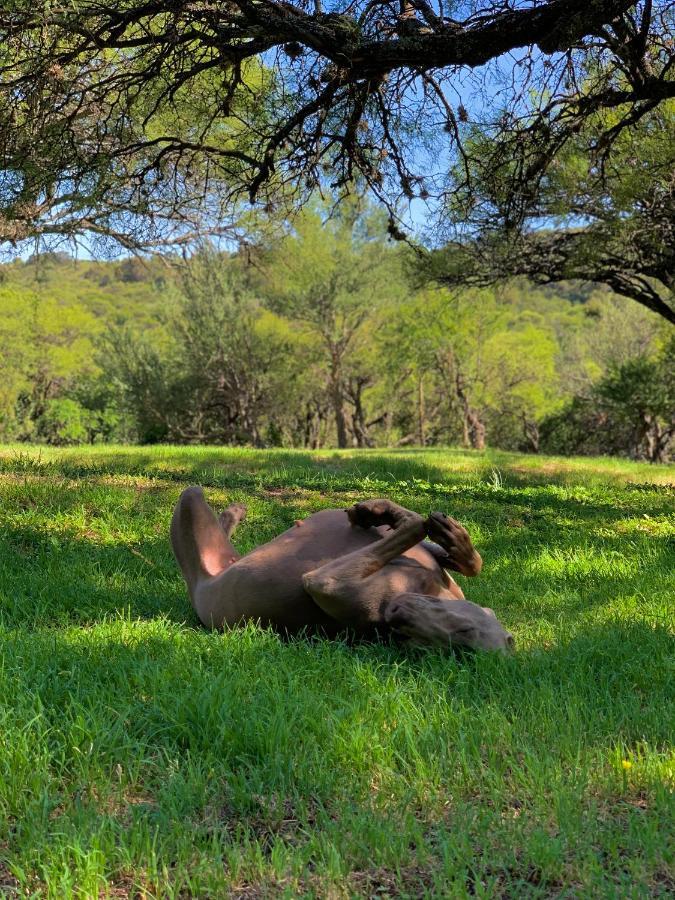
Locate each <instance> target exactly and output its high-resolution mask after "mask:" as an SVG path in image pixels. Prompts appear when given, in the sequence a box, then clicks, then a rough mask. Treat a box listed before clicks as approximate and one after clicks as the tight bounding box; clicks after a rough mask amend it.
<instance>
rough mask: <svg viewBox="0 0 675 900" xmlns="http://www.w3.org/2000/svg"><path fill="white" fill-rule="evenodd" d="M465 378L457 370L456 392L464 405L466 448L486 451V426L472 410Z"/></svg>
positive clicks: (463, 418) (463, 423)
mask: <svg viewBox="0 0 675 900" xmlns="http://www.w3.org/2000/svg"><path fill="white" fill-rule="evenodd" d="M464 387H465V385H464V376H463V375H462V374H461V372H460V371H459V368H457V375H456V379H455V390H456V391H457V397H458V398H459V400H460V402H461V404H462V410H463V417H462V428H463V433H464V446H465V447H469V446H471V447H473V449H474V450H485V425H484V424H483V423H482V422H481V420H480V418H479V416H478V413H477V412H476V410H475V409H472V408H471V405H470V403H469V398H468V397H467V396H466V392H465V390H464Z"/></svg>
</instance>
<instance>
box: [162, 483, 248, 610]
mask: <svg viewBox="0 0 675 900" xmlns="http://www.w3.org/2000/svg"><path fill="white" fill-rule="evenodd" d="M231 530H233V528H232V529H231ZM171 546H172V547H173V552H174V555H175V557H176V560H177V561H178V565H179V566H180V568H181V571H182V573H183V577H184V578H185V581H186V583H187V587H188V591H189V594H190V599H191V600H192V605H193V607H194V609H195V612H196V613H197V615H198V616H199V618H200V619H201V621H202V623H203V624H204V625H207V626H209V627H211V626H212V625H213V624H219V623H218V622H217V621H216V620H217V619H218V616H217V615H215V612H216V611H215V610H213V609H211V607H210V604H209V602H208V601H206V604H205V605H204V602H203V601H201V602H200V598H201V597H207V596H208V591H206V592H205V591H200V590H199V588H200V587H203V586H204V585H205V584H206V583H207V582H210V581H211V580H212V579H213V578H214V577H215V576H217V575H221V574H222V573H223V572H225V571H226V570H227V569H228V568H229V567H230V566H231V565H232V563H234V562H236V561H237V560H238V559H239V554H238V553H237V552H236V550H235V549H234V547H233V546H232V544H231V543H230V542H229V540H228V538H227V536H226V533H225V530H224V529H223V527H222V525H221V523H220V522H219V521H218V519H217V518H216V515H215V513H214V512H213V510H212V509H211V507H210V506H209V505H208V503H207V502H206V500H205V499H204V492H203V491H202V489H201V488H200V487H189V488H187V489H186V490H184V491H183V493H182V494H181V495H180V497H179V499H178V503H177V504H176V508H175V509H174V511H173V518H172V520H171ZM202 606H204V608H202ZM206 607H208V608H206ZM220 618H222V617H220Z"/></svg>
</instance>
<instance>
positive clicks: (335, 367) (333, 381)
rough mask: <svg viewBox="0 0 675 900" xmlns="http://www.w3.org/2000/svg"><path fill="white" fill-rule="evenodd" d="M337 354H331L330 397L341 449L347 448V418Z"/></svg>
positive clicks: (338, 443)
mask: <svg viewBox="0 0 675 900" xmlns="http://www.w3.org/2000/svg"><path fill="white" fill-rule="evenodd" d="M340 363H341V361H340V358H339V356H338V355H337V353H335V352H334V351H333V352H332V359H331V368H330V396H331V400H332V401H333V412H334V414H335V430H336V432H337V445H338V447H340V448H341V449H344V448H345V447H346V446H347V417H346V416H345V398H344V391H343V387H342V366H341V364H340Z"/></svg>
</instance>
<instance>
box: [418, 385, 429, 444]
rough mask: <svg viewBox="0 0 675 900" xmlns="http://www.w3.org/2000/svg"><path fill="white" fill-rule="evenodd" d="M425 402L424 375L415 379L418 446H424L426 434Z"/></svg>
mask: <svg viewBox="0 0 675 900" xmlns="http://www.w3.org/2000/svg"><path fill="white" fill-rule="evenodd" d="M426 416H427V412H426V404H425V400H424V375H420V376H419V378H418V379H417V439H418V442H419V445H420V447H424V446H425V444H426V441H427V436H426Z"/></svg>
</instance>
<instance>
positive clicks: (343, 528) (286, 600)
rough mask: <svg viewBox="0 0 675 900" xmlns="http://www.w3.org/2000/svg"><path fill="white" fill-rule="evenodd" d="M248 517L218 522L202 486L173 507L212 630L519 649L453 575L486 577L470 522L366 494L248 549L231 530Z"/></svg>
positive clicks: (185, 568) (189, 572)
mask: <svg viewBox="0 0 675 900" xmlns="http://www.w3.org/2000/svg"><path fill="white" fill-rule="evenodd" d="M245 515H246V508H245V507H244V506H241V505H238V504H233V505H232V506H230V507H228V508H227V509H226V510H225V511H224V512H223V513H221V515H220V518H219V519H218V518H216V516H215V514H214V512H213V511H212V509H211V508H210V506H209V505H208V504H207V503H206V500H205V499H204V494H203V491H202V489H201V488H199V487H191V488H188V489H187V490H185V491H183V493H182V494H181V496H180V499H179V500H178V504H177V505H176V509H175V510H174V514H173V520H172V522H171V544H172V546H173V551H174V553H175V555H176V559H177V560H178V564H179V566H180V567H181V570H182V572H183V576H184V577H185V581H186V582H187V586H188V591H189V593H190V598H191V600H192V605H193V607H194V609H195V611H196V613H197V615H198V616H199V619H200V620H201V622H202V623H203V624H204V625H206V626H207V627H209V628H222V627H223V626H230V625H236V624H238V623H241V622H244V621H247V620H252V621H257V622H260V623H262V624H263V625H271V626H273V627H275V628H278V629H281V630H285V631H288V632H298V631H301V630H302V629H308V630H310V631H312V630H315V631H320V632H323V633H325V634H328V635H335V634H337V633H338V632H340V631H344V630H345V629H348V630H350V631H352V632H354V633H356V634H359V635H363V636H374V635H376V634H386V633H387V632H390V631H394V632H395V633H399V634H402V635H405V636H406V637H408V638H410V639H412V640H413V641H415V642H417V643H423V644H430V645H435V646H446V647H447V646H449V645H450V644H456V645H461V646H465V647H471V648H476V649H485V650H508V649H511V648H512V647H513V637H512V636H511V635H510V634H509V633H508V632H506V631H505V630H504V629H503V628H502V626H501V625H500V624H499V622H498V621H497V619H496V617H495V615H494V613H493V612H492V610H491V609H487V608H484V607H481V606H477V605H476V604H475V603H470V602H468V601H467V600H465V599H464V594H463V593H462V591H461V589H460V588H459V586H458V585H457V584H456V583H455V582H454V581H453V579H452V578H450V576H449V575H448V574H447V572H446V569H453V570H454V571H457V572H461V573H462V575H477V574H478V573H479V572H480V569H481V566H482V561H481V558H480V556H479V555H478V553H477V552H476V550H475V549H474V547H473V545H472V543H471V539H470V537H469V534H468V532H467V531H466V529H465V528H463V527H462V526H461V525H460V524H459V522H456V521H455V520H454V519H451V518H449V517H447V516H445V515H444V514H443V513H432V514H431V515H430V516H429V518H428V519H423V518H422V516H420V515H418V514H417V513H414V512H411V511H410V510H408V509H404V508H403V507H401V506H398V505H397V504H395V503H392V502H391V501H389V500H367V501H365V502H364V503H357V504H356V505H355V506H353V507H351V509H348V510H346V511H345V510H339V509H326V510H322V511H321V512H318V513H315V514H314V515H312V516H309V518H307V519H304V520H303V521H299V522H297V523H296V525H294V526H293V527H292V528H290V529H289V530H288V531H285V532H284V533H283V534H280V535H279V537H277V538H275V539H274V540H272V541H270V542H269V543H267V544H263V545H262V546H261V547H257V548H256V549H255V550H253V551H252V552H251V553H249V554H247V555H246V556H244V557H240V556H239V554H238V553H237V551H236V550H235V549H234V547H233V546H232V544H231V543H230V538H231V536H232V533H233V531H234V529H235V528H236V527H237V525H238V524H239V522H241V521H242V519H243V518H244V516H245ZM425 536H426V537H429V538H431V541H433V542H434V543H429V542H428V541H424V540H423V539H424V537H425Z"/></svg>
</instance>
